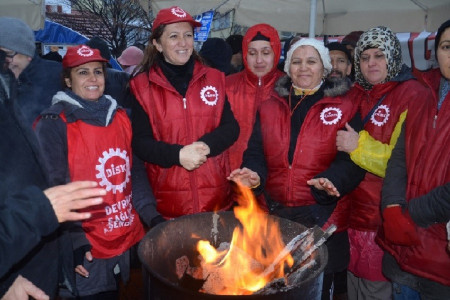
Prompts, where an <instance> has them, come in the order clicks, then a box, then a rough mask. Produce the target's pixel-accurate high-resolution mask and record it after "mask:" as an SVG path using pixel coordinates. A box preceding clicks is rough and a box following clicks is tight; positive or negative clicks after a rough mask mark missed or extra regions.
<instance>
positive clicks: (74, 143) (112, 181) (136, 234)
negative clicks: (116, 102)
mask: <svg viewBox="0 0 450 300" xmlns="http://www.w3.org/2000/svg"><path fill="white" fill-rule="evenodd" d="M61 117H62V119H63V120H65V118H64V116H63V115H62V116H61ZM66 125H67V143H68V162H69V170H70V179H71V181H77V180H93V181H97V182H98V183H99V186H100V187H103V188H104V189H106V191H107V194H106V196H104V197H103V203H102V204H100V205H97V206H95V207H92V208H90V209H89V211H90V212H91V213H92V217H91V218H90V219H88V220H85V221H83V223H82V225H83V229H84V231H85V233H86V237H87V238H88V240H89V242H90V243H91V245H92V250H91V252H92V255H93V256H94V257H96V258H110V257H114V256H117V255H120V254H122V253H123V252H125V251H126V250H128V249H129V248H130V247H131V246H133V245H134V244H135V243H137V242H138V241H139V240H140V239H141V238H142V237H143V236H144V229H143V227H142V224H141V222H140V220H139V216H138V215H137V213H136V211H135V210H134V208H133V205H132V200H131V197H132V195H131V165H132V152H131V124H130V121H129V119H128V116H127V115H126V113H125V112H124V111H123V110H118V111H117V112H116V115H115V116H114V120H113V122H112V123H111V124H110V125H108V126H106V127H101V126H93V125H89V124H87V123H85V122H83V121H81V120H80V121H76V122H73V123H66Z"/></svg>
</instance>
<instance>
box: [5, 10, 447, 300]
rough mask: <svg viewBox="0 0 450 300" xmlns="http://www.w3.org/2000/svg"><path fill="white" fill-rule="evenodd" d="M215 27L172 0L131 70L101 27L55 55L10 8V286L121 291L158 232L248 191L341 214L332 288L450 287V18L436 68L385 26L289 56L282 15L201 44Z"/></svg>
mask: <svg viewBox="0 0 450 300" xmlns="http://www.w3.org/2000/svg"><path fill="white" fill-rule="evenodd" d="M200 25H201V24H200V23H199V22H197V21H196V20H195V19H194V18H192V16H191V15H190V14H189V13H187V12H186V11H184V10H183V9H182V8H180V7H171V8H167V9H161V10H160V11H159V12H158V14H157V16H156V18H155V20H154V22H153V28H152V33H151V36H150V37H149V41H148V45H147V46H146V47H145V49H141V48H140V47H138V45H133V46H130V47H128V48H126V49H125V50H124V51H123V53H122V55H121V56H120V57H119V58H118V61H119V63H120V64H121V66H122V68H123V70H124V71H118V70H114V69H112V68H111V67H110V65H109V63H108V62H109V60H110V58H111V52H110V50H109V48H108V45H107V44H106V42H105V41H104V40H102V39H100V38H97V37H93V38H91V39H90V40H89V41H87V42H86V43H85V44H83V45H75V46H71V47H68V49H67V52H66V54H65V55H64V56H63V57H62V59H61V58H60V57H57V54H58V53H57V51H58V49H53V50H54V51H53V52H55V53H50V54H49V55H47V56H46V57H40V56H39V55H38V54H37V52H36V49H35V40H34V33H33V31H32V30H31V29H30V28H29V27H28V26H27V25H26V24H25V23H24V22H23V21H21V20H19V19H15V18H9V17H0V124H1V125H2V126H0V137H1V139H2V144H1V146H0V159H1V164H0V174H1V175H2V176H1V178H2V181H1V183H0V214H1V218H0V298H1V299H5V300H9V299H28V298H29V297H33V298H34V299H82V300H87V299H99V300H102V299H107V300H108V299H111V300H112V299H119V282H121V281H122V282H126V281H127V280H128V279H129V272H130V265H131V260H132V256H133V251H135V246H136V245H137V244H138V243H139V241H140V240H141V239H142V237H143V236H144V234H145V231H146V230H149V229H151V228H153V227H155V226H157V225H158V224H160V223H163V222H170V220H173V219H176V218H178V217H181V216H184V215H190V214H195V213H200V212H211V211H226V210H231V209H232V208H233V206H234V205H236V197H237V196H238V193H237V188H236V187H238V186H239V187H242V186H243V187H246V188H248V189H251V191H252V192H253V193H254V194H255V196H256V197H257V200H258V205H260V206H261V207H262V208H263V209H264V210H265V211H266V212H267V213H268V214H273V215H276V216H279V217H282V218H286V219H289V220H291V221H294V222H299V223H301V224H302V225H304V226H307V227H313V226H316V225H317V226H319V227H321V228H323V229H327V228H328V227H329V226H331V225H336V226H337V230H336V232H335V233H333V235H332V236H331V237H330V238H329V239H328V240H327V241H326V243H325V245H326V246H327V249H328V260H327V265H326V266H325V269H324V272H323V275H320V276H322V277H321V279H320V283H321V291H320V292H321V293H320V295H319V297H320V298H321V299H350V300H353V299H396V300H397V299H405V300H406V299H408V300H409V299H450V232H449V230H448V228H449V227H450V226H449V227H447V226H446V225H447V223H448V222H449V221H450V155H449V151H448V150H445V149H447V147H448V146H450V94H449V89H450V87H449V84H450V83H449V80H450V20H448V21H446V22H444V23H443V24H442V25H441V26H440V27H439V28H438V29H437V34H436V37H435V49H434V50H435V51H434V54H435V56H436V62H437V67H436V68H434V69H431V70H429V71H426V72H423V73H421V74H420V75H421V76H418V78H416V77H415V76H414V75H413V73H412V70H411V69H410V68H409V67H407V66H406V65H405V64H404V63H403V62H402V52H401V51H402V49H401V47H400V43H399V40H398V38H397V37H396V35H395V33H394V32H392V30H391V29H389V28H387V27H385V26H382V25H380V26H377V27H374V28H371V29H368V30H366V31H354V32H351V33H350V34H349V35H347V36H346V37H345V38H344V39H343V40H342V42H331V43H327V44H326V45H325V44H324V42H323V41H322V40H320V39H315V38H302V37H294V38H292V39H290V40H288V41H286V42H285V45H284V61H283V62H281V63H280V59H281V57H282V48H283V47H282V44H281V41H280V38H279V35H278V31H277V29H276V28H274V27H273V26H271V25H269V24H264V23H262V24H256V25H254V26H251V27H250V28H249V29H248V30H247V31H246V33H245V35H243V36H242V35H231V36H230V37H228V38H227V39H226V40H225V39H221V38H210V39H208V40H207V41H206V42H205V43H204V44H203V47H202V48H201V50H200V51H199V52H198V53H197V52H196V50H195V49H194V29H195V28H196V27H198V26H200ZM52 60H54V61H52ZM449 224H450V223H449Z"/></svg>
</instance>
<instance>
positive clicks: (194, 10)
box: [150, 0, 450, 35]
mask: <svg viewBox="0 0 450 300" xmlns="http://www.w3.org/2000/svg"><path fill="white" fill-rule="evenodd" d="M150 4H151V7H152V9H153V12H154V14H155V15H156V13H157V12H158V11H159V10H160V9H162V8H166V7H170V6H173V5H178V6H180V7H181V8H183V9H185V10H186V11H188V12H189V13H190V14H192V15H198V14H201V13H203V12H205V11H208V10H211V9H213V10H215V11H217V12H219V13H226V12H228V11H230V10H234V23H235V24H239V25H241V26H252V25H254V24H257V23H269V24H271V25H272V26H274V27H275V28H277V29H278V30H279V31H291V32H299V33H310V35H314V34H315V35H325V34H327V35H344V34H347V33H349V32H350V31H354V30H367V29H369V28H371V27H374V26H377V25H385V26H388V27H390V28H391V29H392V30H393V31H395V32H421V31H436V30H437V28H438V27H439V25H440V24H441V23H443V22H444V21H446V20H448V19H449V18H450V0H151V2H150ZM314 10H315V11H316V13H314Z"/></svg>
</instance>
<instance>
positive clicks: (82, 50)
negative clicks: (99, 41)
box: [62, 45, 108, 68]
mask: <svg viewBox="0 0 450 300" xmlns="http://www.w3.org/2000/svg"><path fill="white" fill-rule="evenodd" d="M92 61H99V62H108V61H107V60H106V59H104V58H103V57H102V56H101V54H100V50H98V49H92V48H90V47H88V46H86V45H79V46H75V47H69V48H68V49H67V52H66V55H64V58H63V60H62V65H63V68H73V67H76V66H79V65H82V64H85V63H88V62H92Z"/></svg>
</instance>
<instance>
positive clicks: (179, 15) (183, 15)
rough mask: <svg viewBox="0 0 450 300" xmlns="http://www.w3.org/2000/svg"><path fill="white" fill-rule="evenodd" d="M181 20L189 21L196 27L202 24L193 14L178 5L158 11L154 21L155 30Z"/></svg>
mask: <svg viewBox="0 0 450 300" xmlns="http://www.w3.org/2000/svg"><path fill="white" fill-rule="evenodd" d="M179 22H189V23H191V25H192V27H194V28H195V27H200V26H202V23H200V22H197V21H195V20H194V19H193V18H192V16H191V15H190V14H188V13H187V12H186V11H184V10H183V9H181V8H180V7H178V6H172V7H169V8H164V9H161V10H160V11H159V12H158V14H157V15H156V18H155V20H154V21H153V30H155V29H156V28H158V27H159V26H161V25H165V24H172V23H179Z"/></svg>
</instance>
